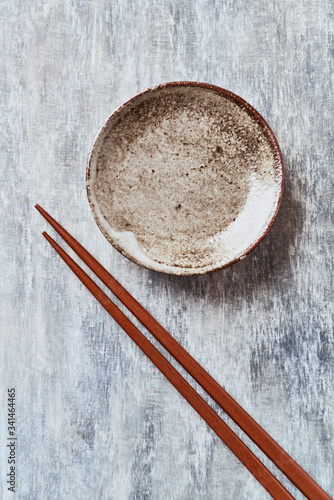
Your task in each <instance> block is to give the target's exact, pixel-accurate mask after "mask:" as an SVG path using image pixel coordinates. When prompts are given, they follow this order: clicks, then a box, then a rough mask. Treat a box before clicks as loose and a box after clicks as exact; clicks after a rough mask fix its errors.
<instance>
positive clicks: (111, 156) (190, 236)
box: [87, 82, 283, 275]
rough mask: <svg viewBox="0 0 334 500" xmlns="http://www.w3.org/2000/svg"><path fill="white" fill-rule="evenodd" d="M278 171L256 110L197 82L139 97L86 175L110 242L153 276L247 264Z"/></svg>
mask: <svg viewBox="0 0 334 500" xmlns="http://www.w3.org/2000/svg"><path fill="white" fill-rule="evenodd" d="M282 192H283V162H282V156H281V153H280V149H279V146H278V143H277V141H276V139H275V137H274V135H273V133H272V131H271V130H270V128H269V126H268V125H267V123H266V122H265V121H264V119H263V118H262V117H261V116H260V115H259V113H258V112H257V111H255V109H254V108H252V107H251V106H250V105H249V104H248V103H247V102H245V101H244V100H243V99H241V98H240V97H238V96H236V95H235V94H232V93H231V92H229V91H227V90H224V89H221V88H218V87H215V86H212V85H208V84H203V83H195V82H173V83H167V84H163V85H159V86H156V87H153V88H151V89H148V90H146V91H145V92H142V93H140V94H138V95H136V96H135V97H133V98H132V99H130V100H129V101H127V102H126V103H125V104H123V105H122V106H121V107H119V108H118V109H117V110H116V111H115V112H114V113H113V114H112V115H111V116H110V117H109V118H108V120H107V121H106V123H105V124H104V125H103V127H102V128H101V130H100V132H99V133H98V136H97V138H96V140H95V142H94V144H93V147H92V150H91V152H90V155H89V159H88V166H87V193H88V199H89V203H90V207H91V210H92V213H93V216H94V218H95V220H96V222H97V224H98V226H99V228H100V229H101V231H102V233H103V234H104V235H105V237H106V238H107V239H108V241H109V242H110V243H111V244H112V245H113V246H114V247H115V248H116V249H117V250H119V251H120V252H121V253H122V254H123V255H125V256H126V257H128V258H129V259H131V260H132V261H134V262H136V263H137V264H140V265H142V266H144V267H147V268H149V269H153V270H155V271H161V272H165V273H171V274H178V275H192V274H205V273H208V272H212V271H215V270H218V269H222V268H224V267H226V266H228V265H230V264H233V263H234V262H236V261H238V260H240V259H242V258H243V257H245V256H246V255H247V254H248V253H249V252H251V250H253V249H254V248H255V246H256V245H258V243H259V242H260V241H261V240H262V239H263V238H264V236H265V235H266V234H267V232H268V230H269V229H270V227H271V225H272V223H273V221H274V219H275V217H276V215H277V212H278V209H279V205H280V202H281V198H282Z"/></svg>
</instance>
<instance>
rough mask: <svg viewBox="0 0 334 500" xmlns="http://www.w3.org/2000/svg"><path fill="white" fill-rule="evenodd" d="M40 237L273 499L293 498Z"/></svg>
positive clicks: (111, 306)
mask: <svg viewBox="0 0 334 500" xmlns="http://www.w3.org/2000/svg"><path fill="white" fill-rule="evenodd" d="M43 236H44V237H45V238H46V239H47V241H48V242H49V243H50V244H51V245H52V246H53V248H54V249H55V250H56V252H57V253H58V254H59V255H60V257H61V258H62V259H63V260H64V261H65V262H66V264H67V265H68V266H69V267H70V269H71V270H72V271H73V272H74V274H75V275H76V276H77V277H78V278H79V279H80V281H81V282H82V283H83V284H84V285H85V286H86V288H88V290H89V291H90V292H91V293H92V294H93V295H94V297H95V298H96V299H97V300H98V301H99V302H100V304H101V305H102V306H103V307H104V308H105V309H106V311H108V313H109V314H110V315H111V316H112V317H113V318H114V319H115V320H116V321H117V323H118V324H119V325H120V326H121V327H122V328H123V330H125V332H126V333H127V334H128V335H129V336H130V337H131V339H132V340H133V341H134V342H135V343H136V344H137V346H138V347H139V348H140V349H141V350H142V351H143V352H144V354H146V356H148V358H149V359H150V360H151V361H152V362H153V363H154V364H155V366H156V367H157V368H159V370H160V371H161V372H162V373H163V375H165V377H166V378H167V379H168V380H169V381H170V382H171V383H172V384H173V386H174V387H175V388H176V389H177V390H178V391H179V393H180V394H181V395H182V396H183V397H184V398H185V399H186V400H187V401H188V403H190V404H191V406H192V407H193V408H194V409H195V410H196V411H197V413H198V414H199V415H200V416H201V417H202V418H203V420H205V422H206V423H207V424H208V425H209V426H210V427H211V429H213V430H214V432H215V433H216V434H217V435H218V436H219V437H220V439H221V440H222V441H223V442H224V443H225V444H226V445H227V446H228V447H229V448H230V450H231V451H232V452H233V453H234V454H235V455H236V457H237V458H238V459H239V460H240V462H242V463H243V464H244V466H245V467H246V468H247V469H248V470H249V471H250V472H251V473H252V474H253V476H254V477H255V478H256V479H257V480H258V481H259V482H260V483H261V484H262V486H263V487H264V488H265V489H266V490H267V491H268V493H269V494H270V495H271V496H272V497H273V498H275V499H277V500H286V499H290V500H291V499H293V496H292V495H291V494H290V493H289V492H288V491H287V490H286V489H285V488H284V487H283V486H282V484H281V483H280V482H279V481H278V480H277V479H276V478H275V476H273V474H272V473H271V472H270V471H269V470H268V469H267V468H266V467H265V466H264V465H263V463H262V462H260V460H259V459H258V458H257V457H256V456H255V455H254V454H253V453H252V451H251V450H250V449H249V448H248V447H247V446H246V445H245V444H244V443H243V442H242V441H241V439H240V438H239V437H238V436H237V435H236V434H235V433H234V432H233V431H232V430H231V429H230V428H229V427H228V426H227V424H225V422H224V421H223V420H222V419H221V418H220V417H219V416H218V415H217V414H216V413H215V412H214V410H213V409H212V408H211V407H210V406H209V405H208V404H207V403H206V402H205V401H204V399H203V398H202V397H201V396H200V395H199V394H198V393H197V392H196V391H195V389H193V387H192V386H191V385H190V384H189V383H188V382H187V381H186V380H185V379H184V378H183V377H182V375H180V373H179V372H178V371H177V370H176V369H175V368H174V367H173V366H172V365H171V364H170V363H169V362H168V361H167V359H166V358H164V356H163V355H162V354H161V353H160V352H159V351H158V350H157V349H156V347H154V346H153V344H151V342H150V341H149V340H148V339H147V338H146V337H145V336H144V335H143V334H142V333H141V332H140V330H138V328H137V327H136V326H135V325H134V324H133V323H132V322H131V321H130V320H129V319H128V318H127V317H126V316H125V314H124V313H123V312H122V311H121V310H120V309H119V308H118V307H117V306H116V305H115V304H114V303H113V302H112V301H111V300H110V299H109V297H108V296H107V295H106V294H105V293H104V292H103V291H102V290H101V289H100V288H99V287H98V285H97V284H96V283H95V282H94V281H93V280H92V279H91V278H90V277H89V276H88V274H87V273H85V271H84V270H83V269H81V267H80V266H79V265H78V264H77V263H76V262H75V261H74V260H73V259H72V258H71V257H70V256H69V255H68V254H67V253H66V252H65V251H64V250H63V249H62V248H61V247H60V246H59V245H58V244H57V243H56V242H55V241H54V240H53V239H52V238H51V236H49V235H48V234H47V233H46V232H43Z"/></svg>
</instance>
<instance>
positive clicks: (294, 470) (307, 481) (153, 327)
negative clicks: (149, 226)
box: [36, 205, 330, 500]
mask: <svg viewBox="0 0 334 500" xmlns="http://www.w3.org/2000/svg"><path fill="white" fill-rule="evenodd" d="M36 208H37V210H38V211H39V212H40V213H41V214H42V215H43V216H44V217H45V219H46V220H47V221H48V222H49V223H50V224H51V225H52V227H53V228H54V229H55V230H56V231H57V232H58V233H59V234H60V236H62V238H63V239H64V240H65V241H66V242H67V243H68V244H69V245H70V246H71V248H72V249H73V250H74V251H75V252H76V253H77V254H78V255H79V257H80V258H81V259H82V260H83V261H84V262H85V263H86V264H87V265H88V267H90V268H91V269H92V270H93V271H94V272H95V274H96V275H97V276H98V277H99V278H100V279H101V280H102V281H103V283H105V285H106V286H107V287H108V288H109V289H110V290H111V291H112V292H113V293H114V294H115V295H116V296H117V297H118V298H119V299H120V300H121V301H122V302H123V304H124V305H125V306H126V307H128V309H129V310H130V311H131V312H132V313H133V314H134V315H135V316H136V317H137V319H139V320H140V321H141V323H142V324H143V325H144V326H145V327H146V328H147V329H148V330H149V331H150V332H151V333H152V334H153V335H154V336H155V338H156V339H157V340H158V341H159V342H160V343H161V344H162V345H163V346H164V347H165V348H166V349H167V350H168V352H169V353H170V354H171V355H172V356H173V357H174V358H175V359H176V360H177V361H178V362H179V363H180V364H181V365H182V366H183V367H184V368H185V370H186V371H188V373H189V374H190V375H191V376H192V377H193V378H194V379H195V380H196V381H197V382H198V383H199V384H200V385H201V386H202V387H203V388H204V389H205V391H206V392H207V393H208V394H209V395H210V396H211V397H212V398H213V399H214V400H215V401H216V402H217V403H218V404H219V405H220V406H221V407H222V408H223V409H224V410H225V411H226V413H227V414H228V415H229V416H230V417H231V418H232V419H233V420H234V421H235V422H236V423H237V424H238V425H239V427H240V428H241V429H243V431H244V432H245V433H246V434H247V435H248V436H249V437H250V438H251V439H252V440H253V441H254V442H255V443H256V444H257V446H259V448H260V449H261V450H262V451H263V452H264V453H265V454H266V455H267V456H268V457H269V458H270V459H271V460H272V461H273V462H274V463H275V465H276V466H277V467H278V468H279V469H281V471H282V472H283V473H284V474H285V475H286V476H287V477H288V478H289V479H290V480H291V481H292V482H293V483H294V484H295V486H297V488H299V490H300V491H301V492H302V493H303V494H304V495H305V496H306V497H307V498H310V499H314V500H318V499H319V500H321V499H330V497H329V496H328V495H327V493H325V492H324V490H323V489H322V488H321V487H320V486H319V485H318V484H317V483H316V482H315V481H314V480H313V479H312V478H311V477H310V476H309V475H308V474H307V473H306V472H305V471H304V470H303V469H302V468H301V467H300V466H299V465H298V464H297V463H296V462H295V461H294V460H293V459H292V458H291V457H290V456H289V455H288V454H287V453H286V452H285V451H284V450H283V448H281V447H280V446H279V445H278V444H277V443H276V441H274V440H273V439H272V438H271V437H270V436H269V434H267V433H266V431H265V430H264V429H263V428H262V427H261V426H260V425H259V424H258V423H257V422H256V421H255V420H254V419H253V418H252V417H251V416H250V415H249V414H248V413H247V412H246V411H245V410H244V409H243V408H242V407H241V406H240V405H239V404H238V403H237V402H236V401H235V400H234V399H233V398H232V397H231V396H230V395H229V394H228V393H227V392H226V391H225V390H224V389H223V388H222V387H221V386H220V385H219V384H218V383H217V382H216V381H215V380H214V379H213V378H212V377H211V376H210V375H209V374H208V373H207V372H206V371H205V370H204V368H202V367H201V365H199V363H197V361H195V359H194V358H192V356H190V354H189V353H188V352H187V351H186V350H185V349H183V347H182V346H180V344H178V342H177V341H176V340H175V339H174V338H173V337H172V336H171V335H170V334H169V333H168V332H167V331H166V330H165V329H164V328H163V327H162V326H161V325H160V324H159V323H158V322H157V321H156V320H155V319H154V318H153V317H152V316H151V315H150V314H149V313H148V312H147V311H146V310H145V309H144V308H143V307H142V306H141V305H140V304H139V303H138V302H137V301H136V300H135V299H134V298H133V297H132V296H131V295H130V294H129V292H127V291H126V290H125V289H124V287H122V285H120V283H118V281H117V280H116V279H115V278H113V276H111V275H110V273H108V271H106V269H104V268H103V267H102V266H101V264H100V263H99V262H98V261H97V260H96V259H95V258H94V257H93V256H92V255H91V254H90V253H89V252H87V250H85V249H84V247H82V245H80V243H78V242H77V240H75V239H74V238H73V237H72V236H71V235H70V234H69V233H68V232H67V231H66V230H65V229H64V228H63V227H62V226H61V225H60V224H59V223H58V222H56V221H55V220H54V219H53V218H52V217H51V216H50V215H49V214H48V213H47V212H46V211H45V210H44V209H43V208H42V207H40V206H39V205H36Z"/></svg>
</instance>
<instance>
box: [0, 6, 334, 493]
mask: <svg viewBox="0 0 334 500" xmlns="http://www.w3.org/2000/svg"><path fill="white" fill-rule="evenodd" d="M333 16H334V8H333V2H331V1H330V0H292V1H288V0H281V1H272V2H271V1H270V2H265V1H246V0H243V1H235V2H233V1H232V0H223V1H218V0H195V1H194V2H191V1H189V2H188V1H185V0H184V1H180V0H159V1H158V0H142V1H135V0H114V1H113V2H108V1H106V0H64V1H60V0H53V1H51V0H42V1H41V0H39V1H37V0H29V1H28V0H14V1H12V0H2V1H1V12H0V23H1V51H0V52H1V74H0V86H1V99H2V101H1V116H0V121H1V135H0V141H1V165H0V167H1V200H0V215H1V246H0V265H1V289H0V294H1V310H0V325H1V354H0V362H1V363H0V376H1V379H0V383H1V385H0V392H1V396H0V401H1V407H0V411H1V415H0V423H1V426H0V465H1V477H0V494H1V497H2V498H4V499H7V498H8V499H11V498H18V499H20V500H21V499H22V500H23V499H26V500H32V499H41V500H44V499H65V500H67V499H68V500H74V499H78V500H85V499H88V500H90V499H92V500H95V499H96V500H97V499H103V500H105V499H113V500H127V499H129V500H197V499H201V500H218V499H226V500H230V499H233V500H244V499H251V500H252V499H266V498H268V494H267V493H266V492H265V491H264V490H263V488H262V487H261V486H260V485H259V484H258V483H257V481H256V480H255V479H254V478H253V477H252V476H251V475H250V473H249V472H248V471H247V470H246V469H245V468H244V467H243V466H242V465H241V464H240V463H239V462H238V460H237V459H236V458H235V457H234V456H233V455H232V454H231V452H230V451H229V450H228V449H227V448H226V447H225V446H224V445H223V444H222V443H221V442H220V441H219V439H218V438H217V437H216V436H215V435H214V434H213V433H212V432H211V430H210V429H208V428H207V426H206V425H205V424H204V423H203V422H202V421H201V419H200V418H199V417H198V416H197V414H196V413H195V412H194V411H193V410H192V409H191V408H190V407H189V406H188V404H187V403H186V402H184V401H183V400H182V398H181V397H180V396H179V395H178V393H177V392H176V390H175V389H174V388H173V387H172V386H170V384H169V383H168V382H167V381H166V380H164V378H163V377H162V376H161V375H160V374H159V373H158V372H157V370H156V369H155V367H153V366H151V364H150V362H149V361H148V360H146V359H145V357H144V355H143V354H142V353H141V352H140V351H139V350H138V349H137V347H136V346H134V345H132V343H131V341H130V340H129V339H128V338H127V337H126V335H125V333H124V332H123V331H122V330H121V329H120V328H118V327H117V326H116V325H115V323H114V322H113V321H112V319H111V318H109V317H108V315H107V314H106V313H105V312H104V311H103V310H102V309H101V307H100V306H99V304H97V303H96V302H95V300H94V299H93V298H92V297H91V296H90V295H89V293H88V292H87V291H86V290H85V289H84V288H83V286H81V284H80V283H79V282H78V280H77V279H76V278H75V277H74V276H73V275H72V274H71V272H70V271H69V270H68V269H67V268H66V266H65V264H63V263H62V262H61V261H60V259H59V258H58V257H57V256H56V255H55V253H54V252H53V250H52V249H51V248H50V247H49V246H48V245H47V243H46V242H45V240H44V239H43V237H42V236H41V232H42V231H43V230H45V229H48V230H49V232H50V234H52V235H54V233H53V231H52V230H51V229H49V228H48V225H47V223H46V222H45V221H44V220H43V219H42V217H41V216H40V215H39V214H38V213H37V211H36V210H35V209H34V204H35V203H39V204H41V205H42V206H43V207H44V208H45V209H46V210H48V211H49V212H50V213H51V214H52V215H53V216H54V217H55V218H57V219H58V220H59V221H60V222H61V223H63V224H64V225H65V226H66V228H67V229H68V230H69V231H71V232H72V233H73V234H74V236H76V237H77V238H78V239H79V240H80V242H81V243H82V244H83V245H85V246H86V248H87V249H88V250H90V251H91V252H93V253H94V255H95V256H96V257H97V258H98V259H99V260H100V261H101V262H102V264H103V265H105V266H106V267H107V268H108V269H109V270H110V271H111V272H112V273H113V274H114V275H115V276H116V277H117V278H118V279H119V280H120V281H121V283H123V284H124V285H126V286H127V288H128V289H129V291H130V292H132V293H133V294H134V295H135V297H136V298H137V299H138V300H139V301H140V302H141V303H142V304H143V305H144V306H145V307H147V308H148V309H149V311H151V312H152V313H153V314H154V315H155V317H156V318H157V319H158V320H159V321H160V322H161V323H162V324H163V325H164V326H165V327H166V328H167V329H168V330H169V331H170V332H171V333H172V334H173V335H174V336H175V337H176V338H177V339H178V340H179V341H180V342H181V343H182V344H183V345H184V346H185V347H186V348H187V349H188V350H189V351H190V352H191V354H193V355H194V356H195V357H196V358H197V360H198V361H199V362H200V363H202V364H203V365H204V367H206V368H207V369H208V370H209V371H210V373H211V374H212V375H213V376H214V377H216V379H217V380H218V381H219V382H220V383H221V384H222V385H223V386H224V387H225V388H226V389H227V390H228V391H229V392H230V393H231V394H232V395H233V396H234V397H235V398H236V399H237V401H238V402H239V403H240V404H241V405H242V406H244V407H245V409H246V410H248V412H249V413H250V414H251V415H252V416H253V417H254V418H255V419H257V420H258V421H259V422H260V424H262V425H263V426H264V427H265V429H266V430H267V431H269V433H270V434H271V435H272V436H273V437H274V438H276V439H277V440H278V442H279V443H280V444H281V445H282V446H283V447H284V448H285V449H286V450H287V451H288V452H289V453H290V454H291V455H292V456H293V457H294V458H295V459H296V460H297V461H298V462H299V463H300V465H301V466H303V467H304V468H305V469H306V470H307V471H308V472H309V473H310V474H311V475H312V476H313V477H314V478H315V479H316V480H317V481H318V482H319V484H320V485H321V486H322V487H323V488H325V489H326V491H327V492H328V493H329V494H330V495H332V496H333V495H334V473H333V470H334V335H333V277H332V274H333V245H334V239H333V181H334V172H333V160H334V150H333V76H332V75H333V53H334V29H333ZM174 80H195V81H204V82H208V83H212V84H215V85H219V86H222V87H224V88H226V89H229V90H231V91H233V92H235V93H237V94H239V95H240V96H241V97H243V98H244V99H246V100H247V101H248V102H250V103H251V104H252V105H253V106H254V107H255V108H256V109H257V110H258V111H259V112H260V113H261V114H262V115H263V116H264V118H265V119H266V120H267V121H268V123H269V124H270V126H271V128H272V129H273V131H274V133H275V134H276V137H277V139H278V141H279V143H280V145H281V149H282V152H283V155H284V160H285V168H286V189H285V196H284V201H283V204H282V208H281V211H280V213H279V217H278V219H277V221H276V223H275V225H274V227H273V228H272V230H271V232H270V234H269V235H268V236H267V238H266V239H265V240H264V241H263V242H262V244H261V245H260V246H259V247H258V248H257V249H256V250H255V251H254V252H253V253H252V254H251V255H250V256H249V257H248V258H247V259H245V260H244V261H242V262H240V263H238V264H236V265H235V266H233V267H231V268H229V269H227V270H224V271H221V272H217V273H216V274H213V275H209V276H204V277H192V278H190V277H189V278H180V277H175V276H168V275H162V274H158V273H155V272H152V271H148V270H145V269H142V268H140V267H138V266H137V265H135V264H133V263H131V262H130V261H128V260H127V259H125V258H124V257H122V256H121V255H120V254H118V253H117V252H116V251H115V250H114V249H113V248H112V247H111V246H110V245H109V244H108V243H107V241H106V240H105V238H104V237H103V236H102V234H101V233H100V231H99V230H98V228H97V226H96V225H95V223H94V220H93V217H92V215H91V213H90V209H89V205H88V202H87V199H86V192H85V164H86V159H87V156H88V152H89V149H90V146H91V144H92V142H93V139H94V137H95V135H96V133H97V131H98V129H99V127H100V126H101V125H102V123H103V122H104V120H105V119H106V118H107V117H108V116H109V114H110V113H111V112H112V111H113V110H114V109H115V108H116V107H117V106H118V105H120V104H121V103H122V102H123V101H125V100H126V99H128V98H130V97H131V96H132V95H134V94H135V93H137V92H138V91H141V90H144V89H145V88H147V87H149V86H151V85H154V84H158V83H162V82H166V81H174ZM7 387H15V389H16V393H17V436H18V440H17V493H16V494H13V493H11V492H8V491H7V484H6V474H7V472H8V471H7V468H8V464H7V455H8V450H7V449H6V438H7V426H6V392H7ZM246 442H248V440H246ZM259 456H262V455H261V454H259ZM265 463H267V460H265ZM272 470H275V469H272ZM278 477H280V478H281V477H282V476H281V475H280V474H278ZM284 484H285V485H286V486H287V487H288V488H289V490H290V491H291V493H292V494H293V495H294V496H295V497H296V498H298V499H299V498H302V495H301V494H300V493H298V492H296V490H295V488H294V487H293V486H291V485H289V484H288V482H286V481H284Z"/></svg>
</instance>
